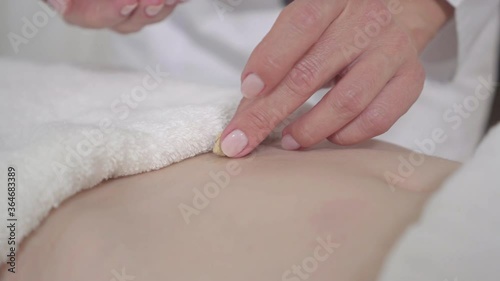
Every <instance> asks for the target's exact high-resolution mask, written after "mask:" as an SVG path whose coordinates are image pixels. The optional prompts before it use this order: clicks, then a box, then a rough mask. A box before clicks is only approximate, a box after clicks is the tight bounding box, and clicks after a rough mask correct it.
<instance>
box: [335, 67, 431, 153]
mask: <svg viewBox="0 0 500 281" xmlns="http://www.w3.org/2000/svg"><path fill="white" fill-rule="evenodd" d="M424 80H425V72H424V69H423V67H422V65H421V64H420V63H419V62H418V61H417V62H413V63H408V64H407V66H406V67H405V69H402V71H401V74H400V75H397V76H396V77H394V78H393V79H392V80H391V81H390V82H389V83H388V84H387V86H386V87H385V88H384V89H383V90H382V92H381V93H380V95H378V96H377V97H376V98H375V100H373V102H372V103H371V104H370V105H369V106H368V107H367V108H366V109H365V110H364V111H363V112H362V113H361V114H360V115H359V116H358V117H357V118H356V119H354V120H353V121H352V122H350V123H349V124H347V125H346V126H345V127H344V128H342V129H341V130H340V131H338V132H337V133H335V134H333V135H332V136H330V137H329V138H328V140H330V141H331V142H333V143H336V144H340V145H350V144H356V143H359V142H361V141H364V140H366V139H370V138H373V137H375V136H378V135H381V134H383V133H385V132H386V131H387V130H389V128H390V127H392V125H393V124H394V123H395V122H396V121H397V120H398V119H399V118H400V117H401V116H402V115H403V114H405V113H406V112H407V111H408V109H409V108H410V107H411V105H413V103H414V102H415V101H416V100H417V98H418V96H419V95H420V93H421V92H422V88H423V84H424Z"/></svg>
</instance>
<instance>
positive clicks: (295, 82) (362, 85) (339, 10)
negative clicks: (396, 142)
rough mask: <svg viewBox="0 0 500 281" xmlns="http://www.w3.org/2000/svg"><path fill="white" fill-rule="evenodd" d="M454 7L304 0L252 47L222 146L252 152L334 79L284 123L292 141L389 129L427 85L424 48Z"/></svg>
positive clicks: (437, 1) (390, 0)
mask: <svg viewBox="0 0 500 281" xmlns="http://www.w3.org/2000/svg"><path fill="white" fill-rule="evenodd" d="M452 14H453V8H452V7H451V6H449V4H447V3H446V2H445V1H444V0H419V1H411V0H335V1H332V0H295V1H294V2H293V3H292V4H290V5H288V6H287V7H286V8H285V9H284V10H283V11H282V13H281V14H280V16H279V17H278V19H277V21H276V23H275V24H274V26H273V27H272V29H271V31H270V32H269V33H268V34H267V35H266V36H265V38H264V39H263V40H262V42H261V43H260V44H259V45H258V46H257V47H256V48H255V50H254V51H253V53H252V55H251V56H250V59H249V61H248V63H247V65H246V67H245V69H244V71H243V73H242V81H243V82H242V85H241V91H242V93H243V95H244V96H245V98H244V99H243V100H242V102H241V104H240V106H239V108H238V110H237V113H236V115H235V116H234V118H233V120H232V121H231V122H230V123H229V125H228V126H227V128H226V129H225V130H224V132H223V134H222V136H221V140H222V142H221V148H222V150H223V152H224V153H225V154H226V155H228V156H230V157H241V156H244V155H246V154H248V153H250V152H251V151H252V150H253V149H254V148H255V147H256V146H257V145H258V144H259V143H260V142H261V141H262V140H264V139H265V137H266V136H267V135H268V134H269V133H270V132H271V131H272V130H273V129H274V127H275V126H276V125H277V124H279V123H280V122H281V121H282V120H284V119H285V118H286V117H287V116H288V115H290V114H291V113H292V112H293V111H294V110H295V109H297V108H298V107H299V106H300V105H302V104H303V103H304V102H306V101H307V100H308V98H309V97H310V96H311V95H313V94H314V93H315V92H316V91H317V90H318V89H320V88H321V87H323V86H324V85H326V84H328V83H329V82H331V81H332V80H334V81H336V85H335V86H334V87H333V88H332V89H331V90H330V91H329V92H328V93H327V94H326V95H325V97H324V98H323V99H322V100H321V101H320V102H319V103H318V104H316V105H315V106H314V108H312V109H311V110H310V111H309V112H308V113H306V114H304V115H303V116H301V117H300V118H299V119H297V120H296V121H295V122H294V123H292V124H289V125H288V126H287V127H286V128H285V129H284V131H283V138H282V146H283V148H285V149H289V150H295V149H299V148H302V147H309V146H312V145H314V144H316V143H318V142H320V141H322V140H324V139H325V138H326V139H328V140H330V141H331V142H334V143H337V144H341V145H347V144H354V143H358V142H360V141H363V140H366V139H368V138H371V137H374V136H377V135H379V134H382V133H384V132H385V131H387V130H388V129H389V128H390V127H391V126H392V125H393V124H394V123H395V122H396V120H397V119H398V118H399V117H400V116H401V115H403V114H404V113H405V112H406V111H407V110H408V108H409V107H410V106H411V105H412V104H413V103H414V102H415V100H416V99H417V97H418V96H419V94H420V92H421V91H422V87H423V83H424V79H425V74H424V70H423V67H422V65H421V63H420V61H419V58H418V55H419V52H420V51H421V50H422V49H423V48H424V47H425V46H426V45H427V43H428V42H429V41H430V40H431V39H432V37H433V36H434V35H435V33H437V31H438V30H439V29H440V28H441V26H442V25H443V24H444V23H445V22H446V20H447V19H448V18H449V17H451V16H452Z"/></svg>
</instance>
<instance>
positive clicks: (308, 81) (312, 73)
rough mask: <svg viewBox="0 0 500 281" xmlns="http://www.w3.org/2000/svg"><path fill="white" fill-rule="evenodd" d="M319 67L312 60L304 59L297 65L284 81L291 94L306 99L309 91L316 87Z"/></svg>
mask: <svg viewBox="0 0 500 281" xmlns="http://www.w3.org/2000/svg"><path fill="white" fill-rule="evenodd" d="M319 69H320V67H319V66H318V64H317V63H316V62H315V60H314V59H312V58H306V59H304V60H302V61H300V62H299V63H297V64H296V65H295V66H294V67H293V68H292V70H291V71H290V73H289V74H288V77H287V79H286V84H287V86H288V88H289V89H290V90H291V92H292V93H293V94H296V95H298V96H299V97H300V98H305V97H308V94H309V93H310V92H311V91H314V90H315V88H316V87H317V86H318V85H317V81H318V75H319V72H320V71H319Z"/></svg>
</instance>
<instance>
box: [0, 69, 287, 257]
mask: <svg viewBox="0 0 500 281" xmlns="http://www.w3.org/2000/svg"><path fill="white" fill-rule="evenodd" d="M0 97H1V98H2V102H1V103H0V183H1V184H0V186H2V187H3V188H2V189H1V190H0V210H1V211H0V221H1V222H2V223H1V224H2V227H0V253H1V255H0V262H3V261H5V259H6V254H5V253H6V252H7V250H8V249H10V247H11V246H13V245H8V240H7V238H8V237H9V235H10V231H9V229H8V228H6V227H5V226H3V225H4V224H6V223H7V219H8V213H7V207H8V203H9V200H8V196H7V195H8V190H7V187H6V184H7V180H8V179H7V177H8V167H13V168H14V169H15V170H16V175H15V177H16V188H15V199H16V200H15V201H16V205H15V211H14V217H13V218H17V221H16V222H15V224H16V228H15V236H16V237H15V238H16V245H15V246H16V248H18V246H19V243H20V242H21V240H22V239H23V238H24V237H25V236H26V235H27V234H29V233H30V231H32V230H33V229H34V228H35V227H36V226H37V225H38V224H39V223H40V221H41V220H42V219H43V218H44V217H45V216H46V215H47V214H48V212H49V211H50V210H51V209H52V208H54V207H57V206H58V205H59V204H60V203H61V202H62V201H63V200H64V199H66V198H68V197H69V196H71V195H73V194H75V193H76V192H78V191H80V190H82V189H85V188H90V187H93V186H95V185H97V184H98V183H100V182H101V181H103V180H105V179H109V178H114V177H119V176H126V175H132V174H137V173H141V172H146V171H151V170H155V169H159V168H162V167H165V166H167V165H170V164H172V163H175V162H178V161H181V160H183V159H186V158H188V157H192V156H195V155H197V154H200V153H204V152H207V151H210V150H211V149H212V146H213V144H214V141H215V139H216V137H217V135H218V133H220V132H221V131H222V129H223V128H224V126H225V125H226V123H227V122H228V121H229V120H230V117H231V116H232V115H233V113H234V111H235V109H236V106H237V103H238V100H239V98H240V93H239V91H238V90H235V89H225V90H221V89H218V88H211V87H201V86H197V85H192V84H187V83H182V82H178V81H172V80H169V79H168V74H167V73H164V72H162V71H161V69H158V67H157V66H150V67H146V68H145V69H144V72H143V73H126V72H116V71H102V70H101V71H90V70H81V69H77V68H74V67H69V66H62V65H61V66H41V65H38V66H37V65H33V64H29V63H22V62H15V61H9V60H2V59H0ZM277 134H279V130H276V131H275V133H274V136H276V135H277Z"/></svg>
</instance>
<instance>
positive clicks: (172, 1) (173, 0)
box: [165, 0, 177, 6]
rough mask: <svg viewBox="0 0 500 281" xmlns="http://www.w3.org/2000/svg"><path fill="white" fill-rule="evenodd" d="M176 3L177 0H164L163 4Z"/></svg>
mask: <svg viewBox="0 0 500 281" xmlns="http://www.w3.org/2000/svg"><path fill="white" fill-rule="evenodd" d="M175 3H177V0H165V5H168V6H172V5H174V4H175Z"/></svg>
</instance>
